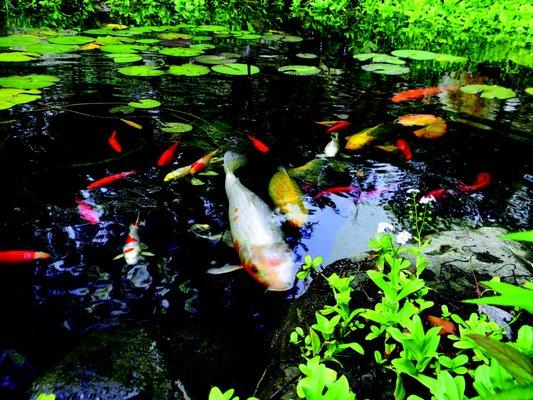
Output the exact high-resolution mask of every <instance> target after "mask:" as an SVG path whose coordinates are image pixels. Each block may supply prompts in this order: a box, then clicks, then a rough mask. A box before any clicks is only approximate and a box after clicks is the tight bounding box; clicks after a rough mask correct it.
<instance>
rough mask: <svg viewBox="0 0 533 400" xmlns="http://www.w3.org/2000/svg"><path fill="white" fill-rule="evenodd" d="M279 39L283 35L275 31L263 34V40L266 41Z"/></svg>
mask: <svg viewBox="0 0 533 400" xmlns="http://www.w3.org/2000/svg"><path fill="white" fill-rule="evenodd" d="M281 39H283V35H278V34H276V33H267V34H265V35H263V40H266V41H267V42H277V41H278V40H281Z"/></svg>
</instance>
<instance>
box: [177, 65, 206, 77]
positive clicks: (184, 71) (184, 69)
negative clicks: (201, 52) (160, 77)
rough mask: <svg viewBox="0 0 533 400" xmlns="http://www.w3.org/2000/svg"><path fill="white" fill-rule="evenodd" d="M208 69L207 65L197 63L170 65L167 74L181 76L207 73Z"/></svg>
mask: <svg viewBox="0 0 533 400" xmlns="http://www.w3.org/2000/svg"><path fill="white" fill-rule="evenodd" d="M209 71H210V69H209V68H208V67H206V66H204V65H197V64H183V65H171V66H170V68H169V69H168V73H169V74H172V75H183V76H201V75H207V74H208V73H209Z"/></svg>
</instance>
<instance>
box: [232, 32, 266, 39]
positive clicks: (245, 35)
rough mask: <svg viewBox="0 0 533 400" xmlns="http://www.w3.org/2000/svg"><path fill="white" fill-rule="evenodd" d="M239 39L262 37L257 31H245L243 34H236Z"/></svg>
mask: <svg viewBox="0 0 533 400" xmlns="http://www.w3.org/2000/svg"><path fill="white" fill-rule="evenodd" d="M235 37H236V38H237V39H242V40H257V39H261V37H262V36H261V35H258V34H257V33H251V32H247V33H243V34H241V35H237V36H235Z"/></svg>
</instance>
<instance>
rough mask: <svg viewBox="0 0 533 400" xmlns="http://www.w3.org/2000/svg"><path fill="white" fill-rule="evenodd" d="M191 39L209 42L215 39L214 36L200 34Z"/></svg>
mask: <svg viewBox="0 0 533 400" xmlns="http://www.w3.org/2000/svg"><path fill="white" fill-rule="evenodd" d="M191 40H192V41H194V42H209V41H211V40H213V38H212V37H211V36H204V35H198V36H193V37H192V38H191Z"/></svg>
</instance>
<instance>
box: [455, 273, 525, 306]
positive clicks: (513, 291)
mask: <svg viewBox="0 0 533 400" xmlns="http://www.w3.org/2000/svg"><path fill="white" fill-rule="evenodd" d="M482 284H483V286H487V287H488V288H490V289H492V290H494V291H497V292H500V293H501V296H490V297H481V298H479V299H468V300H463V301H464V302H465V303H473V304H492V305H497V306H511V307H520V308H523V309H525V310H526V311H527V312H529V313H530V314H533V290H531V289H527V288H524V287H520V286H515V285H511V284H509V283H503V282H492V281H486V282H482Z"/></svg>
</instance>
